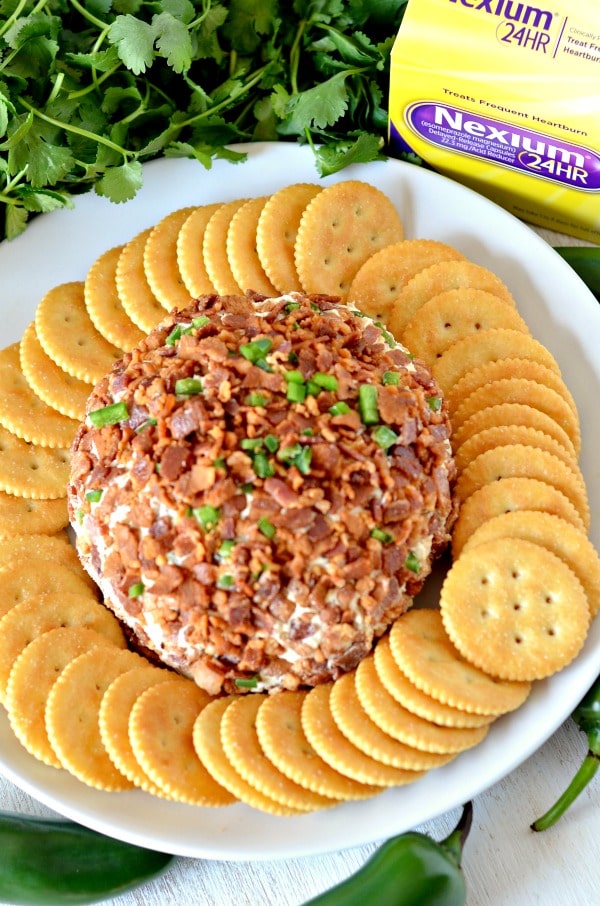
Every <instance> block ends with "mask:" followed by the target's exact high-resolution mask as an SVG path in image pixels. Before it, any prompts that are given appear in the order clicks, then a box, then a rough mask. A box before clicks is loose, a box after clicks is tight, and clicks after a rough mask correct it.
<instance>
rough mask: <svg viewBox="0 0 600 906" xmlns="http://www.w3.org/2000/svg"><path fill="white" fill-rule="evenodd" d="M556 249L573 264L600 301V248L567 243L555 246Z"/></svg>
mask: <svg viewBox="0 0 600 906" xmlns="http://www.w3.org/2000/svg"><path fill="white" fill-rule="evenodd" d="M554 250H555V251H556V252H558V254H559V255H560V256H561V258H564V259H565V261H567V262H568V263H569V264H570V265H571V267H572V268H573V270H574V271H575V272H576V273H577V274H578V275H579V276H580V277H581V279H582V280H583V282H584V283H585V284H586V285H587V287H588V288H589V289H590V290H591V291H592V293H593V294H594V295H595V297H596V299H598V301H599V302H600V249H597V248H593V247H592V246H587V245H586V246H584V245H565V246H555V247H554Z"/></svg>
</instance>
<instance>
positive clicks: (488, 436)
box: [454, 424, 577, 473]
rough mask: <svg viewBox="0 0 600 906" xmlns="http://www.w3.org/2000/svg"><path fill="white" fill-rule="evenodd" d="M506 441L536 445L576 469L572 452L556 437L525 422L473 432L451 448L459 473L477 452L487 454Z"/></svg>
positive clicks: (475, 456)
mask: <svg viewBox="0 0 600 906" xmlns="http://www.w3.org/2000/svg"><path fill="white" fill-rule="evenodd" d="M509 444H524V445H525V446H528V447H539V448H540V449H541V450H546V451H547V452H548V453H552V454H553V455H554V456H557V457H558V458H559V459H561V460H562V461H563V462H564V463H565V465H566V466H568V467H569V468H570V469H572V470H576V469H577V460H576V458H575V455H574V454H573V452H570V451H569V450H568V449H567V448H566V447H563V445H562V444H561V443H559V441H558V440H556V438H555V437H552V435H551V434H546V432H545V431H538V430H537V429H536V428H530V427H529V426H528V425H519V424H516V425H494V426H492V427H491V428H486V429H484V430H483V431H479V432H478V433H477V434H473V436H472V437H469V438H468V440H466V441H465V442H464V443H463V444H461V445H460V447H458V448H457V449H455V451H454V462H455V463H456V468H457V470H458V472H459V473H460V472H464V470H465V469H466V468H467V466H468V465H469V464H470V463H472V462H473V460H474V459H476V458H477V457H478V456H479V454H480V453H486V452H487V451H488V450H493V449H495V448H496V447H503V446H506V445H509Z"/></svg>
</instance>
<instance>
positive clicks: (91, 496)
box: [85, 490, 102, 503]
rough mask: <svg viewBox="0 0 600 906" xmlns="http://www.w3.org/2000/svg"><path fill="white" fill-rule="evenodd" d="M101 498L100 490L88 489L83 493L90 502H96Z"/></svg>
mask: <svg viewBox="0 0 600 906" xmlns="http://www.w3.org/2000/svg"><path fill="white" fill-rule="evenodd" d="M101 498H102V491H100V490H97V491H88V492H87V493H86V495H85V499H86V500H89V502H90V503H98V501H99V500H101Z"/></svg>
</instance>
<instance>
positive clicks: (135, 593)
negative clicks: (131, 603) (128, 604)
mask: <svg viewBox="0 0 600 906" xmlns="http://www.w3.org/2000/svg"><path fill="white" fill-rule="evenodd" d="M143 592H144V583H143V582H136V583H135V584H134V585H130V586H129V590H128V592H127V594H128V595H129V597H130V598H139V596H140V595H141V594H143Z"/></svg>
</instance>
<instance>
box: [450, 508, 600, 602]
mask: <svg viewBox="0 0 600 906" xmlns="http://www.w3.org/2000/svg"><path fill="white" fill-rule="evenodd" d="M496 538H522V539H523V540H525V541H535V543H536V544H541V545H542V547H547V548H548V550H550V551H552V553H553V554H556V555H557V557H560V559H561V560H564V562H565V563H566V564H567V565H568V566H570V567H571V569H572V570H573V572H574V573H575V575H576V576H577V578H578V579H579V581H580V582H581V584H582V586H583V589H584V591H585V593H586V595H587V599H588V604H589V607H590V614H591V616H592V617H595V616H596V614H597V613H598V611H599V610H600V557H599V556H598V553H597V551H596V548H595V547H594V545H593V544H592V542H591V541H590V539H589V538H588V537H587V535H585V534H584V533H583V532H582V531H580V530H579V529H577V528H575V526H574V525H571V523H570V522H567V521H566V520H565V519H561V518H560V517H559V516H555V515H554V514H552V513H540V512H536V511H535V510H517V511H514V512H511V513H502V514H501V515H499V516H496V517H494V518H493V519H490V520H488V522H486V523H484V524H483V525H481V526H480V527H479V528H478V529H477V530H476V531H475V532H473V534H472V535H471V537H470V538H469V540H468V541H467V543H466V544H465V545H464V547H463V552H464V553H466V551H468V550H470V548H472V547H475V546H476V545H477V544H482V543H483V542H484V541H491V540H494V539H496Z"/></svg>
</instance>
